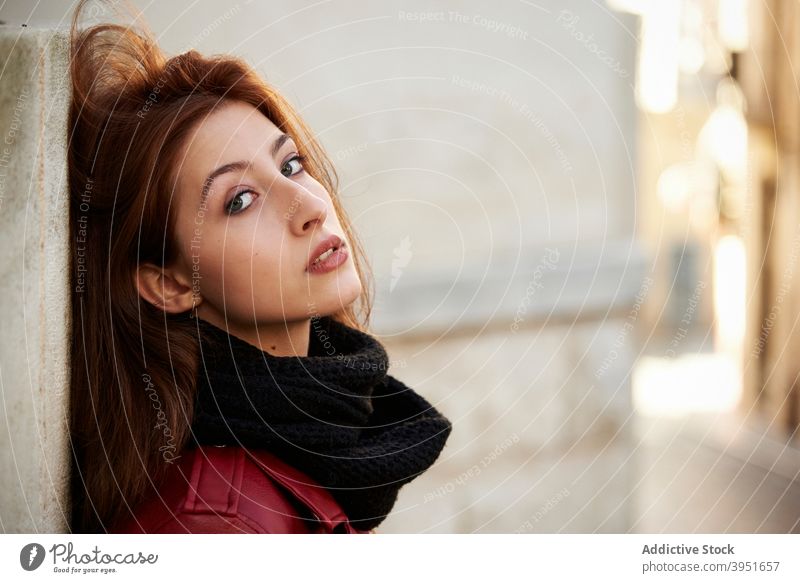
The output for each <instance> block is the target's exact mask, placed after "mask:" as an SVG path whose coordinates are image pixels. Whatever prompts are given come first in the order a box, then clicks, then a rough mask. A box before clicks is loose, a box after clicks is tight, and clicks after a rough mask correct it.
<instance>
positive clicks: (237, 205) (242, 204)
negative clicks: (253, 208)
mask: <svg viewBox="0 0 800 583" xmlns="http://www.w3.org/2000/svg"><path fill="white" fill-rule="evenodd" d="M255 199H256V193H255V192H253V191H252V190H243V191H241V192H237V193H236V194H235V195H234V197H233V198H232V199H231V201H230V202H229V203H228V205H227V206H226V207H225V212H226V213H228V214H229V215H235V214H238V213H240V212H242V211H243V210H244V209H246V208H247V207H249V206H250V205H251V204H253V201H254V200H255Z"/></svg>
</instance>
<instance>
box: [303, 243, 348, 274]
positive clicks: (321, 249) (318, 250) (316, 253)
mask: <svg viewBox="0 0 800 583" xmlns="http://www.w3.org/2000/svg"><path fill="white" fill-rule="evenodd" d="M342 245H344V242H343V241H342V238H341V237H339V236H338V235H331V236H329V237H326V238H325V239H323V240H322V241H321V242H320V243H319V245H317V246H316V247H315V248H314V250H313V251H312V252H311V255H310V256H309V258H308V264H307V265H306V271H308V270H309V268H310V267H311V265H312V264H313V263H314V262H315V261H317V260H318V259H320V256H321V255H322V254H323V253H326V252H329V251H330V250H331V249H333V250H336V249H338V248H339V247H341V246H342ZM326 257H327V255H326ZM322 259H323V260H324V259H325V257H323V258H322Z"/></svg>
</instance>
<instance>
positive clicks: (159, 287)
mask: <svg viewBox="0 0 800 583" xmlns="http://www.w3.org/2000/svg"><path fill="white" fill-rule="evenodd" d="M188 283H189V282H187V281H186V280H185V279H184V278H183V277H182V275H181V274H179V273H178V272H176V271H175V270H174V269H171V268H167V267H159V266H158V265H155V264H154V263H150V262H146V263H140V264H139V266H138V267H137V268H136V287H137V288H138V290H139V295H140V296H141V297H142V298H144V299H145V300H146V301H148V302H149V303H151V304H152V305H154V306H155V307H156V308H158V309H159V310H164V311H165V312H167V313H170V314H180V313H182V312H186V311H187V310H191V309H192V307H193V306H194V307H196V306H198V305H200V303H201V302H202V301H203V300H202V298H201V297H200V295H199V294H193V293H192V287H191V285H189V284H188Z"/></svg>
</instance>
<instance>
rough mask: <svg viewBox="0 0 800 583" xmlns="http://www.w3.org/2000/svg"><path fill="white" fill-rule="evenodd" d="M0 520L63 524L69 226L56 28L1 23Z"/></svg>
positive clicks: (17, 527) (21, 526)
mask: <svg viewBox="0 0 800 583" xmlns="http://www.w3.org/2000/svg"><path fill="white" fill-rule="evenodd" d="M0 54H2V55H3V62H4V67H3V72H2V83H1V84H0V139H2V143H0V237H2V244H0V249H2V253H0V321H2V322H3V334H2V337H0V390H1V391H2V404H3V411H2V414H1V415H0V528H2V530H3V531H4V532H7V533H8V532H61V531H64V530H65V528H66V525H67V519H68V510H67V503H68V500H69V494H68V484H69V465H68V459H69V457H68V456H69V449H68V447H69V445H68V440H67V433H66V413H67V397H68V383H69V370H68V354H69V351H68V341H69V325H70V318H69V303H68V302H69V294H68V264H69V255H68V229H67V217H68V216H69V213H68V205H67V202H68V201H67V183H66V139H67V135H66V114H67V105H68V98H69V92H68V91H69V87H68V85H67V84H66V83H65V81H66V79H67V77H66V64H67V43H66V36H65V35H64V34H63V33H57V34H56V33H54V32H53V31H52V30H47V29H34V28H32V27H27V28H22V27H20V26H0Z"/></svg>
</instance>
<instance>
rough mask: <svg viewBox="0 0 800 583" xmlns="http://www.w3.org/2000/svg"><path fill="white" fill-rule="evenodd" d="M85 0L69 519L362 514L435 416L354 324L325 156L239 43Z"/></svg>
mask: <svg viewBox="0 0 800 583" xmlns="http://www.w3.org/2000/svg"><path fill="white" fill-rule="evenodd" d="M85 4H86V3H85V1H82V2H80V3H79V5H78V6H77V8H76V11H75V14H74V17H73V22H72V38H71V42H72V44H71V63H70V73H71V79H72V90H73V95H72V97H73V99H72V103H71V109H70V119H69V131H70V137H69V139H70V143H69V185H70V196H71V202H72V205H71V213H72V217H71V228H72V237H73V239H72V240H73V250H72V253H73V268H74V269H73V273H74V293H73V316H74V319H73V322H74V334H73V377H72V378H73V390H72V396H71V399H72V402H71V405H72V413H71V437H72V445H73V452H74V471H73V498H74V506H73V530H74V531H75V532H108V531H110V532H206V533H214V532H254V533H265V532H273V533H315V532H374V529H375V527H376V526H377V525H379V524H380V523H381V522H382V521H383V520H384V519H385V517H386V515H387V514H388V513H389V511H390V510H391V508H392V506H393V505H394V503H395V500H396V497H397V494H398V490H399V488H400V487H402V486H403V485H404V484H406V483H408V482H410V481H411V480H413V479H414V478H415V477H416V476H418V475H419V474H421V473H422V472H424V471H425V470H427V469H428V468H429V467H430V466H431V465H432V464H433V463H434V462H435V460H436V459H437V457H438V456H439V454H440V452H441V450H442V448H443V447H444V445H445V443H446V441H447V438H448V436H449V434H450V431H451V424H450V422H449V421H448V419H447V418H445V417H444V416H443V415H442V414H441V413H440V412H439V411H437V410H436V409H435V408H434V407H433V406H431V405H430V403H428V402H427V401H426V400H425V399H423V398H422V397H421V396H419V395H418V394H417V393H415V392H414V391H413V390H412V389H410V388H409V387H407V386H405V385H403V384H402V383H401V382H399V381H397V380H396V379H394V378H392V377H391V376H390V375H388V374H387V368H388V358H387V354H386V351H385V350H384V348H383V347H382V345H381V344H380V343H379V342H378V341H377V340H376V339H375V338H374V337H373V336H371V335H370V334H369V333H368V332H367V331H366V330H367V328H368V320H369V314H370V307H371V300H370V295H369V293H368V288H367V286H366V285H363V284H364V282H366V281H367V280H366V275H367V271H366V269H365V267H364V266H363V261H362V257H363V252H362V250H361V248H360V246H359V244H358V242H357V239H356V237H355V234H354V233H353V230H352V228H351V225H350V223H349V222H348V220H347V217H346V215H345V212H344V210H343V208H342V206H341V204H340V201H339V198H338V196H337V186H336V174H335V171H334V169H333V167H332V165H331V163H330V161H329V159H328V158H327V157H326V155H325V153H324V152H323V151H322V149H321V148H320V146H319V144H318V143H317V142H316V140H315V139H314V137H313V135H312V134H311V132H310V131H309V129H308V127H307V126H306V125H305V124H304V123H303V121H302V120H301V119H300V117H299V116H298V115H297V113H296V112H295V111H294V110H293V109H292V107H291V106H290V105H289V104H288V102H287V101H285V100H284V99H283V98H282V97H281V95H280V94H279V93H278V92H277V91H276V90H275V89H273V88H271V87H270V86H269V85H267V84H266V83H265V82H264V81H263V80H262V79H260V78H259V76H258V75H257V74H256V73H255V72H254V71H253V70H252V69H251V68H249V67H248V66H247V65H246V64H245V63H244V62H243V61H242V60H240V59H237V58H234V57H229V56H214V57H204V56H202V55H200V54H199V53H198V52H196V51H194V50H191V51H188V52H186V53H184V54H181V55H178V56H175V57H172V58H166V57H165V56H164V55H163V53H162V52H161V51H160V50H159V48H158V47H157V45H156V42H155V41H154V38H153V35H152V34H151V33H149V32H145V31H142V30H139V31H136V30H134V29H133V28H130V27H125V26H120V25H114V24H99V25H94V26H92V27H89V28H88V29H81V28H80V27H79V26H78V22H79V20H80V17H81V12H82V10H83V9H84V8H85ZM356 305H357V306H358V308H359V309H358V310H356V307H355V306H356Z"/></svg>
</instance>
